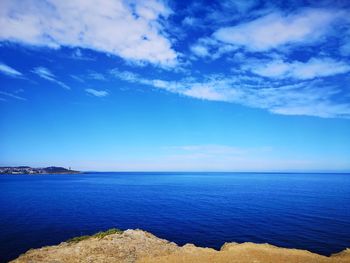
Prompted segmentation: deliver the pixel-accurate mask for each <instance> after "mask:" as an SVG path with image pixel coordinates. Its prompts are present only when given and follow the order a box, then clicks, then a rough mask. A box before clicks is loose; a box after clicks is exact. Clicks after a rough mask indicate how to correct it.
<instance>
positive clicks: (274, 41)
mask: <svg viewBox="0 0 350 263" xmlns="http://www.w3.org/2000/svg"><path fill="white" fill-rule="evenodd" d="M344 16H345V14H344V13H343V12H342V11H337V10H332V9H330V10H325V9H305V10H302V11H300V12H299V13H295V14H290V15H283V14H281V13H279V12H274V13H270V14H268V15H266V16H263V17H260V18H258V19H256V20H253V21H250V22H246V23H241V24H238V25H236V26H232V27H224V28H220V29H219V30H217V31H216V32H215V33H214V34H213V36H214V38H216V39H217V40H219V41H221V42H224V43H229V44H233V45H237V46H243V47H245V48H246V49H248V50H250V51H267V50H270V49H273V48H277V47H280V46H282V45H288V44H307V43H313V42H315V41H318V40H320V39H321V37H322V36H324V35H325V34H326V33H327V32H328V31H329V29H331V25H332V23H333V22H335V21H336V20H337V19H340V18H343V17H344Z"/></svg>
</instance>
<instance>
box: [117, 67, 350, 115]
mask: <svg viewBox="0 0 350 263" xmlns="http://www.w3.org/2000/svg"><path fill="white" fill-rule="evenodd" d="M111 72H114V73H115V74H114V76H115V77H117V78H120V79H122V80H125V81H128V82H131V83H138V84H142V85H148V86H152V87H155V88H160V89H163V90H167V91H169V92H173V93H176V94H179V95H183V96H188V97H192V98H196V99H203V100H210V101H223V102H230V103H236V104H240V105H244V106H248V107H252V108H259V109H265V110H268V111H269V112H271V113H276V114H283V115H306V116H316V117H323V118H337V117H338V118H350V103H348V102H339V101H334V96H335V95H339V93H340V92H341V90H340V89H339V88H337V87H336V86H333V85H329V84H327V83H325V82H324V81H323V80H311V81H303V82H298V83H296V84H281V83H280V82H279V81H275V82H271V81H266V80H264V79H262V78H259V77H250V76H247V75H237V76H233V77H225V76H222V75H209V76H205V77H204V79H202V80H196V79H193V78H190V79H182V80H180V81H167V80H160V79H146V78H143V77H141V76H139V75H137V74H134V73H132V72H118V71H116V70H115V71H113V70H112V71H111ZM345 96H350V94H348V95H345Z"/></svg>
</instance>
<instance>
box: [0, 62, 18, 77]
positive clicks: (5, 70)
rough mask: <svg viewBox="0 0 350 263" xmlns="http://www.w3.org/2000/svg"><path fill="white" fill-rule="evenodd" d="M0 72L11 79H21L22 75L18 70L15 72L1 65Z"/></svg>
mask: <svg viewBox="0 0 350 263" xmlns="http://www.w3.org/2000/svg"><path fill="white" fill-rule="evenodd" d="M0 72H1V73H3V74H5V75H8V76H11V77H21V76H22V75H23V74H22V73H21V72H19V71H18V70H15V69H14V68H11V67H10V66H8V65H6V64H3V63H0Z"/></svg>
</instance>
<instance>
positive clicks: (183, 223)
mask: <svg viewBox="0 0 350 263" xmlns="http://www.w3.org/2000/svg"><path fill="white" fill-rule="evenodd" d="M110 228H119V229H122V230H125V229H143V230H146V231H149V232H151V233H153V234H154V235H156V236H158V237H160V238H164V239H167V240H170V241H173V242H175V243H177V244H179V245H184V244H186V243H193V244H195V245H197V246H203V247H211V248H215V249H219V248H220V247H221V246H222V245H223V244H224V243H225V242H239V243H241V242H254V243H269V244H272V245H276V246H280V247H286V248H298V249H306V250H309V251H312V252H315V253H319V254H322V255H330V254H332V253H337V252H339V251H341V250H343V249H345V248H350V174H344V173H343V174H337V173H201V172H197V173H187V172H181V173H178V172H171V173H167V172H162V173H160V172H135V173H130V172H110V173H94V172H89V173H84V174H70V175H0V262H7V261H9V260H11V259H14V258H16V257H18V256H19V255H20V254H21V253H24V252H26V251H27V250H28V249H31V248H39V247H42V246H47V245H54V244H59V243H60V242H62V241H65V240H67V239H69V238H72V237H76V236H81V235H89V234H93V233H95V232H98V231H102V230H107V229H110Z"/></svg>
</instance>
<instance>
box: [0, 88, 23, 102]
mask: <svg viewBox="0 0 350 263" xmlns="http://www.w3.org/2000/svg"><path fill="white" fill-rule="evenodd" d="M0 95H3V96H6V97H9V98H13V99H16V100H27V99H26V98H23V97H20V96H17V95H15V94H12V93H9V92H5V91H1V90H0ZM3 100H4V99H3Z"/></svg>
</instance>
